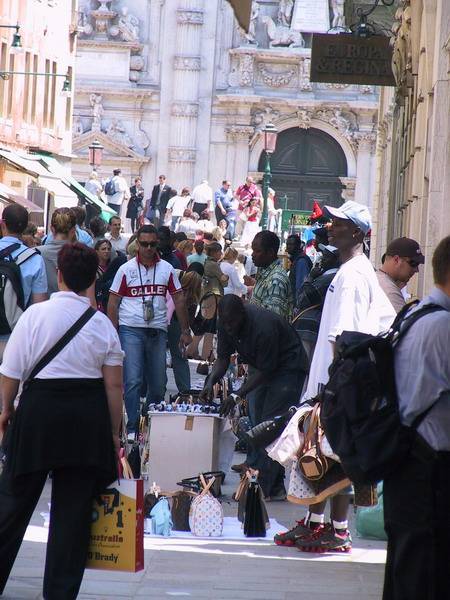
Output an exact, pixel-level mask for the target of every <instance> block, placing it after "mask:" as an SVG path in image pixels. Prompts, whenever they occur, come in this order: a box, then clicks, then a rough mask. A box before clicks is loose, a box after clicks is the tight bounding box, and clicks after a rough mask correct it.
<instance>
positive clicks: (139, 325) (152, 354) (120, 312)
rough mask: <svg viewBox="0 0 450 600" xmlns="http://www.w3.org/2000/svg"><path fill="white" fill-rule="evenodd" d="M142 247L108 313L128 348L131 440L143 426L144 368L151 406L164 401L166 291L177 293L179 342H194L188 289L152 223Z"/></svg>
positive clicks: (141, 235) (114, 291) (143, 232)
mask: <svg viewBox="0 0 450 600" xmlns="http://www.w3.org/2000/svg"><path fill="white" fill-rule="evenodd" d="M137 247H138V254H137V256H136V258H133V259H131V260H129V261H128V262H127V263H125V264H124V265H122V266H121V267H120V268H119V270H118V271H117V274H116V276H115V277H114V281H113V283H112V285H111V290H110V292H111V293H110V296H109V302H108V317H109V318H110V319H111V321H112V323H113V325H115V326H116V327H118V329H119V337H120V342H121V344H122V349H123V351H124V352H125V362H124V387H125V406H126V411H127V416H128V423H127V430H128V436H129V438H130V439H133V438H134V434H135V432H136V430H137V426H138V421H139V408H140V392H141V387H142V382H143V375H144V370H145V374H146V379H147V382H148V394H147V405H148V404H150V403H154V404H158V403H160V402H162V401H163V400H164V396H165V392H166V382H167V376H166V348H167V293H169V294H170V295H171V296H172V299H173V302H174V304H175V311H176V314H177V317H178V320H179V322H180V326H181V337H180V344H182V345H183V346H187V345H188V344H190V343H191V341H192V338H191V335H190V329H189V319H188V314H187V310H186V304H185V300H184V294H183V290H182V288H181V285H180V282H179V280H178V277H177V275H176V273H175V270H174V268H173V267H172V265H171V264H169V263H168V262H166V261H165V260H161V259H160V257H159V255H158V252H157V247H158V234H157V230H156V229H155V227H153V225H144V226H143V227H141V228H140V229H139V231H138V233H137Z"/></svg>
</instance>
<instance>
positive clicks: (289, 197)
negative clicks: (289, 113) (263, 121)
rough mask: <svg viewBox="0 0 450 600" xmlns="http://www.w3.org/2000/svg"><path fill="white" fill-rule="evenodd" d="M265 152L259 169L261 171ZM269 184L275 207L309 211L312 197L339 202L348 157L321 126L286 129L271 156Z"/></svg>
mask: <svg viewBox="0 0 450 600" xmlns="http://www.w3.org/2000/svg"><path fill="white" fill-rule="evenodd" d="M265 160H266V159H265V156H264V152H263V153H262V155H261V157H260V159H259V165H258V171H264V168H265ZM271 171H272V182H271V187H272V188H273V189H274V190H275V191H276V195H277V199H278V208H285V197H286V202H287V206H286V208H289V209H292V210H308V211H310V210H311V208H312V205H313V202H314V200H318V201H319V202H320V204H329V205H330V206H339V205H340V204H341V200H340V198H341V190H342V187H343V186H342V183H341V181H340V179H339V177H346V176H347V160H346V158H345V154H344V151H343V150H342V148H341V146H340V145H339V144H338V142H337V141H336V140H335V139H334V138H332V137H331V136H330V135H328V134H327V133H325V132H324V131H321V130H320V129H314V128H311V129H300V128H298V127H295V128H292V129H286V130H285V131H282V132H281V133H279V134H278V140H277V149H276V151H275V152H274V154H273V155H272V160H271Z"/></svg>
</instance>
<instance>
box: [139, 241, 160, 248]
mask: <svg viewBox="0 0 450 600" xmlns="http://www.w3.org/2000/svg"><path fill="white" fill-rule="evenodd" d="M157 245H158V242H140V241H139V246H142V247H143V248H156V246H157Z"/></svg>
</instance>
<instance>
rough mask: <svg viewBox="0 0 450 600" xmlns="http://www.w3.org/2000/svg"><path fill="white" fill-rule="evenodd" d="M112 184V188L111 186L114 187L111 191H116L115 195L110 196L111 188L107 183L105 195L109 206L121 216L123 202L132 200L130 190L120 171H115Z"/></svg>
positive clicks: (111, 180)
mask: <svg viewBox="0 0 450 600" xmlns="http://www.w3.org/2000/svg"><path fill="white" fill-rule="evenodd" d="M110 182H111V184H112V186H110V187H112V190H111V191H113V190H114V193H113V194H108V190H109V186H108V182H107V183H106V185H105V193H106V197H107V199H108V206H110V207H111V208H112V209H113V210H115V211H116V213H117V214H118V215H120V211H121V208H122V204H123V201H124V200H129V199H130V188H129V187H128V184H127V182H126V181H125V179H124V178H123V177H122V171H121V170H120V169H114V171H113V176H112V177H111V179H110Z"/></svg>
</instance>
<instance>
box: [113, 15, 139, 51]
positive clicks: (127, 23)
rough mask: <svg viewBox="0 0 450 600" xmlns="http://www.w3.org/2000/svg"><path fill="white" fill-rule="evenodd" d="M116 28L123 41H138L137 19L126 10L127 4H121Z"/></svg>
mask: <svg viewBox="0 0 450 600" xmlns="http://www.w3.org/2000/svg"><path fill="white" fill-rule="evenodd" d="M117 29H118V30H119V33H120V34H121V37H122V39H123V41H124V42H137V41H139V19H138V18H137V17H135V16H134V15H132V14H130V13H129V12H128V7H127V6H123V7H122V9H121V11H120V16H119V19H118V21H117Z"/></svg>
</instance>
